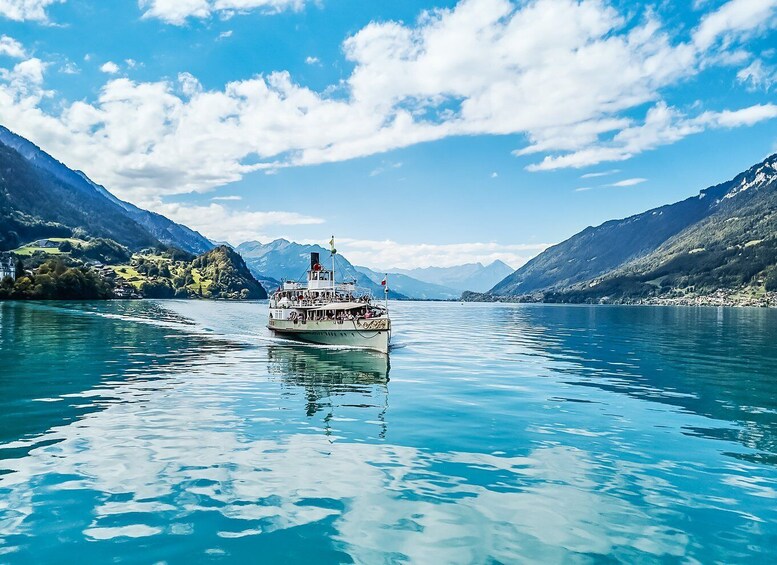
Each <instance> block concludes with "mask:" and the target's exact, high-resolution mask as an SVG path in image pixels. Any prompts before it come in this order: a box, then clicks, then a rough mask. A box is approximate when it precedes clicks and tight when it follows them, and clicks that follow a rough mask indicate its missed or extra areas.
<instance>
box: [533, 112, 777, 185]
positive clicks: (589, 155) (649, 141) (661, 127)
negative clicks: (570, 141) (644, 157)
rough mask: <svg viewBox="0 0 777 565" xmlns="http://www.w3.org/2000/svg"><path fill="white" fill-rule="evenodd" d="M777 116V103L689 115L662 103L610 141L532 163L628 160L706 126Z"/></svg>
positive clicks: (538, 167) (551, 165)
mask: <svg viewBox="0 0 777 565" xmlns="http://www.w3.org/2000/svg"><path fill="white" fill-rule="evenodd" d="M776 117H777V105H775V104H756V105H753V106H750V107H747V108H742V109H739V110H724V111H721V112H712V111H708V112H704V113H702V114H700V115H699V116H697V117H694V118H688V117H687V116H685V115H683V114H681V113H680V112H679V111H678V110H677V109H675V108H671V107H669V106H667V105H666V104H665V103H664V102H660V103H658V104H656V105H655V106H653V107H651V108H650V109H649V110H648V112H647V114H646V116H645V120H644V122H643V123H642V124H639V125H634V126H631V127H628V128H625V129H622V130H621V131H619V132H618V133H617V134H616V135H615V136H614V137H613V138H612V139H611V140H610V141H608V142H603V143H594V144H589V145H588V146H586V147H585V148H584V149H581V150H579V151H575V152H573V153H568V154H566V155H562V156H547V157H545V158H544V159H543V160H542V162H540V163H538V164H535V165H530V166H529V167H528V168H529V170H532V171H549V170H553V169H560V168H566V167H578V168H579V167H586V166H588V165H596V164H598V163H602V162H606V161H624V160H626V159H629V158H630V157H632V156H633V155H636V154H638V153H641V152H643V151H647V150H649V149H654V148H656V147H659V146H661V145H666V144H670V143H674V142H676V141H679V140H680V139H683V138H684V137H687V136H689V135H692V134H697V133H701V132H702V131H705V130H706V129H716V128H733V127H740V126H751V125H753V124H756V123H758V122H760V121H763V120H769V119H773V118H776Z"/></svg>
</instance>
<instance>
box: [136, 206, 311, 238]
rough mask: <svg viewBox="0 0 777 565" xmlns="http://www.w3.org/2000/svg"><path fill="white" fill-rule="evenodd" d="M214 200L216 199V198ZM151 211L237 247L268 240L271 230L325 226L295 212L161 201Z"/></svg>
mask: <svg viewBox="0 0 777 565" xmlns="http://www.w3.org/2000/svg"><path fill="white" fill-rule="evenodd" d="M213 200H216V199H215V198H214V199H213ZM149 208H151V209H152V210H154V211H155V212H158V213H160V214H163V215H165V216H167V217H168V218H170V219H171V220H173V221H176V222H180V223H183V224H185V225H187V226H189V227H190V228H192V229H194V230H197V231H199V232H200V233H203V234H205V235H206V236H207V237H209V238H211V239H213V240H217V241H229V242H230V243H233V244H238V243H241V242H243V241H253V240H259V239H267V237H266V236H265V233H266V230H267V228H268V227H273V226H300V225H316V224H323V223H324V220H323V219H321V218H315V217H312V216H305V215H303V214H298V213H296V212H278V211H270V212H251V211H243V210H231V209H229V208H227V207H225V206H223V205H221V204H216V203H212V204H210V205H208V206H192V205H188V204H179V203H167V204H163V203H160V202H156V203H152V204H151V205H150V206H149Z"/></svg>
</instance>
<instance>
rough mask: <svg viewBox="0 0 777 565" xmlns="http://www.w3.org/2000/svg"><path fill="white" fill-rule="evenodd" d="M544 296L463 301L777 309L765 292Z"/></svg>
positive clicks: (776, 298)
mask: <svg viewBox="0 0 777 565" xmlns="http://www.w3.org/2000/svg"><path fill="white" fill-rule="evenodd" d="M552 298H555V299H550V300H548V299H546V297H545V295H523V296H490V295H484V294H481V295H476V296H469V297H466V298H465V297H462V301H463V302H508V303H518V304H570V305H573V304H600V305H614V306H618V305H620V306H705V307H726V308H777V292H774V291H762V292H760V293H759V294H751V293H746V291H745V290H744V289H740V290H729V289H718V290H716V291H715V292H712V293H710V294H694V295H691V294H686V295H679V296H649V297H644V298H609V297H602V298H598V299H590V300H581V301H572V300H563V296H559V295H555V296H552Z"/></svg>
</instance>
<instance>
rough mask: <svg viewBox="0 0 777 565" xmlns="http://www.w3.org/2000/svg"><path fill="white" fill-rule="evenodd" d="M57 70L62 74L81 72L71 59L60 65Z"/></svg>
mask: <svg viewBox="0 0 777 565" xmlns="http://www.w3.org/2000/svg"><path fill="white" fill-rule="evenodd" d="M59 72H60V73H62V74H64V75H77V74H78V73H80V72H81V69H79V68H78V65H76V64H75V63H73V62H72V61H68V62H67V63H65V64H64V65H62V67H60V69H59Z"/></svg>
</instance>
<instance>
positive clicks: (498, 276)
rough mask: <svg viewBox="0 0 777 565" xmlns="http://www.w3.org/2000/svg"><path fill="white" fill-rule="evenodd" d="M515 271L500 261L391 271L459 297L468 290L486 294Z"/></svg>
mask: <svg viewBox="0 0 777 565" xmlns="http://www.w3.org/2000/svg"><path fill="white" fill-rule="evenodd" d="M514 271H515V269H513V268H512V267H510V265H507V264H506V263H504V262H502V261H499V260H496V261H494V262H493V263H490V264H489V265H485V266H484V265H483V264H482V263H465V264H464V265H457V266H455V267H425V268H420V269H390V272H392V273H398V274H402V275H407V276H409V277H412V278H414V279H417V280H419V281H423V282H427V283H431V284H435V285H440V286H442V287H447V288H449V289H455V290H456V291H458V293H459V295H461V293H462V292H464V291H466V290H470V291H473V292H485V291H487V290H488V289H490V288H491V287H493V286H494V285H495V284H496V283H498V282H499V281H501V280H502V279H504V278H505V277H506V276H508V275H510V274H512V273H513V272H514Z"/></svg>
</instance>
